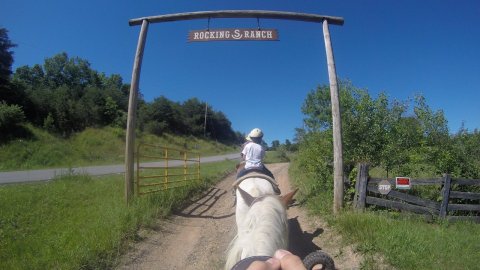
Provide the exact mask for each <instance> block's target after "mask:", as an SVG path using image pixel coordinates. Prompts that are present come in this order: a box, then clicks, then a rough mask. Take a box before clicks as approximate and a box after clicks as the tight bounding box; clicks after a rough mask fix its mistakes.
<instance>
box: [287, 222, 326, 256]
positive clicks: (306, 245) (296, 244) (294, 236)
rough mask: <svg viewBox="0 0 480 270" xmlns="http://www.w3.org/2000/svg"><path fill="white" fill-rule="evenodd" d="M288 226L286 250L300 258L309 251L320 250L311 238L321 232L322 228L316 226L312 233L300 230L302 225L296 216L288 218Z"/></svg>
mask: <svg viewBox="0 0 480 270" xmlns="http://www.w3.org/2000/svg"><path fill="white" fill-rule="evenodd" d="M288 226H289V236H288V243H289V248H288V250H290V251H291V252H292V253H293V254H296V255H297V256H299V257H300V258H305V256H307V255H308V254H310V253H311V252H314V251H316V250H321V248H320V247H319V246H317V245H316V244H315V243H313V238H315V237H317V236H319V235H320V234H322V233H323V229H321V228H318V229H316V230H315V231H314V232H312V233H309V232H306V231H302V227H301V226H300V223H299V222H298V217H295V218H291V219H289V220H288Z"/></svg>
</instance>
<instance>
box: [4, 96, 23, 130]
mask: <svg viewBox="0 0 480 270" xmlns="http://www.w3.org/2000/svg"><path fill="white" fill-rule="evenodd" d="M24 121H25V114H24V113H23V110H22V108H21V107H20V106H18V105H8V104H7V103H6V102H4V101H2V102H0V131H2V132H8V130H9V129H12V128H15V127H16V126H17V125H19V124H21V123H23V122H24Z"/></svg>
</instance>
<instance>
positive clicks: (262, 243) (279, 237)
mask: <svg viewBox="0 0 480 270" xmlns="http://www.w3.org/2000/svg"><path fill="white" fill-rule="evenodd" d="M238 225H239V226H238V233H237V236H236V238H235V239H234V241H233V242H232V243H231V245H230V251H229V253H228V257H227V265H226V266H227V269H229V268H228V267H232V266H233V264H235V262H237V261H239V260H241V259H244V258H246V257H250V256H262V255H264V256H273V254H274V252H275V251H276V250H277V249H285V248H287V244H288V243H287V242H288V221H287V213H286V210H285V207H284V206H283V205H282V203H281V202H280V200H279V198H278V197H277V196H274V195H269V196H266V197H265V198H263V199H261V200H259V201H258V202H255V203H254V204H253V205H252V206H251V208H250V209H249V210H248V212H247V213H246V215H245V217H244V220H243V221H242V222H241V223H240V224H238ZM232 263H233V264H232Z"/></svg>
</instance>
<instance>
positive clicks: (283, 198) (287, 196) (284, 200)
mask: <svg viewBox="0 0 480 270" xmlns="http://www.w3.org/2000/svg"><path fill="white" fill-rule="evenodd" d="M297 191H298V188H297V189H295V190H294V191H291V192H290V193H287V194H285V195H282V196H280V200H281V201H282V204H283V205H284V206H285V208H288V205H289V204H290V203H291V202H292V201H293V196H295V193H297Z"/></svg>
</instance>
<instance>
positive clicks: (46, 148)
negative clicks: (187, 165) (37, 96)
mask: <svg viewBox="0 0 480 270" xmlns="http://www.w3.org/2000/svg"><path fill="white" fill-rule="evenodd" d="M26 128H27V129H28V130H29V131H30V133H31V134H32V135H31V138H29V139H17V140H13V141H10V142H8V143H4V144H0V171H11V170H26V169H40V168H55V167H57V168H58V167H66V168H69V167H80V166H89V165H106V164H121V163H123V162H124V153H125V131H124V130H122V129H119V128H112V127H106V128H102V129H94V128H87V129H86V130H84V131H82V132H80V133H76V134H74V135H72V136H71V137H69V138H66V139H65V138H61V137H57V136H54V135H52V134H49V133H48V132H45V131H44V130H40V129H37V128H35V127H33V126H31V125H27V126H26ZM140 142H146V143H151V144H156V145H161V146H165V147H170V148H179V149H187V150H188V151H192V152H200V153H201V154H202V156H205V155H214V154H221V153H231V152H235V151H237V149H235V148H234V147H229V146H225V145H223V144H220V143H217V142H212V141H206V140H203V139H199V138H195V137H191V136H187V137H180V136H172V135H168V134H165V135H163V136H161V137H159V136H155V135H151V134H141V133H140V134H137V139H136V144H138V143H140Z"/></svg>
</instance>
